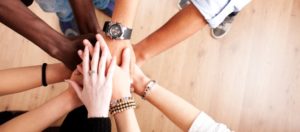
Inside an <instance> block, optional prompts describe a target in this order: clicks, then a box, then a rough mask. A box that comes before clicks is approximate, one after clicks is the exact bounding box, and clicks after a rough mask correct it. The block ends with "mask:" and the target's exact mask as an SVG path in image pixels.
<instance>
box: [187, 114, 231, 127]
mask: <svg viewBox="0 0 300 132" xmlns="http://www.w3.org/2000/svg"><path fill="white" fill-rule="evenodd" d="M189 132H231V130H229V129H228V128H227V127H226V125H224V124H222V123H217V122H215V121H214V120H213V119H212V118H211V117H209V116H208V115H207V114H205V113H204V112H201V113H200V114H199V115H198V116H197V118H196V119H195V121H194V122H193V124H192V126H191V128H190V129H189Z"/></svg>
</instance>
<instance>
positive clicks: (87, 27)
mask: <svg viewBox="0 0 300 132" xmlns="http://www.w3.org/2000/svg"><path fill="white" fill-rule="evenodd" d="M69 2H70V4H71V7H72V9H73V12H74V15H75V18H76V22H77V24H78V26H79V30H80V33H81V34H87V33H94V34H96V33H100V32H101V29H100V26H99V24H98V21H97V17H96V13H95V9H94V4H93V2H92V0H69Z"/></svg>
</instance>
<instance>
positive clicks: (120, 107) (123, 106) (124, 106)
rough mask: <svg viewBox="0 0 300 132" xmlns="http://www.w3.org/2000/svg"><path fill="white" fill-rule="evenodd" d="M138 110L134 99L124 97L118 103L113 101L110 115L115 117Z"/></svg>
mask: <svg viewBox="0 0 300 132" xmlns="http://www.w3.org/2000/svg"><path fill="white" fill-rule="evenodd" d="M134 108H136V103H135V100H134V98H133V97H124V98H121V99H118V100H116V101H112V102H111V105H110V109H109V111H110V113H111V114H112V115H115V114H117V113H120V112H123V111H125V110H128V109H134Z"/></svg>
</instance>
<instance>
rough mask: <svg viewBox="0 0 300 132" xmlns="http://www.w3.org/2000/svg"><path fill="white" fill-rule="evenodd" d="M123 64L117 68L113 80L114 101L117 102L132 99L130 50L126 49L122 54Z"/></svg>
mask: <svg viewBox="0 0 300 132" xmlns="http://www.w3.org/2000/svg"><path fill="white" fill-rule="evenodd" d="M121 61H122V64H121V65H120V67H116V71H115V75H114V79H113V95H112V100H117V99H120V98H123V97H130V96H131V93H130V83H131V78H130V64H131V53H130V49H129V48H125V49H124V50H123V52H122V60H121Z"/></svg>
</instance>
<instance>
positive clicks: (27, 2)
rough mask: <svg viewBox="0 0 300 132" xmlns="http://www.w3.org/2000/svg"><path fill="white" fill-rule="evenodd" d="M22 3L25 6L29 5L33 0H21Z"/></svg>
mask: <svg viewBox="0 0 300 132" xmlns="http://www.w3.org/2000/svg"><path fill="white" fill-rule="evenodd" d="M21 1H22V2H23V3H24V5H26V6H30V5H31V4H32V3H33V0H21Z"/></svg>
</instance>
